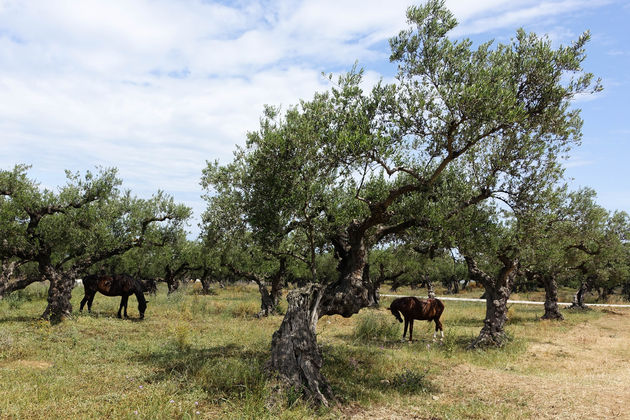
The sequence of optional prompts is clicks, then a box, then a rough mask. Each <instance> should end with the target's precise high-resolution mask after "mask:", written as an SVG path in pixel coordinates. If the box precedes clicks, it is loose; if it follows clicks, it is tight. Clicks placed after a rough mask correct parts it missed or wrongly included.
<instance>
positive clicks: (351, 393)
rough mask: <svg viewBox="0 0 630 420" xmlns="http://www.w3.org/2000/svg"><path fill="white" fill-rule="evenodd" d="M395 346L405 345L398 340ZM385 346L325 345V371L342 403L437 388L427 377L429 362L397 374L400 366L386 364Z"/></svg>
mask: <svg viewBox="0 0 630 420" xmlns="http://www.w3.org/2000/svg"><path fill="white" fill-rule="evenodd" d="M392 344H393V343H392ZM396 345H397V346H400V347H402V346H403V345H404V344H401V343H400V342H398V343H396ZM383 349H384V348H381V347H373V346H366V347H350V346H345V345H341V346H339V345H335V346H331V345H325V346H323V347H322V355H323V358H324V366H323V368H322V373H323V374H324V376H325V377H326V378H327V379H328V381H329V382H330V385H331V386H332V388H333V392H334V394H335V396H336V397H337V398H338V399H339V401H340V402H342V403H346V402H349V401H354V400H364V399H368V400H374V399H375V398H379V397H381V396H382V395H383V394H384V393H388V392H391V391H394V392H398V393H400V394H410V393H416V394H418V393H428V392H434V391H435V390H436V387H435V386H434V385H433V384H432V383H431V382H430V381H429V380H428V379H427V373H428V371H429V366H428V365H427V366H423V367H422V368H417V369H413V368H408V367H407V368H406V369H404V372H403V373H400V372H398V373H397V371H398V370H397V369H391V368H387V367H386V366H388V365H389V364H390V363H391V362H389V360H388V359H389V356H388V354H387V353H386V352H385V351H383ZM388 362H389V363H388ZM402 368H403V367H402V366H401V369H402Z"/></svg>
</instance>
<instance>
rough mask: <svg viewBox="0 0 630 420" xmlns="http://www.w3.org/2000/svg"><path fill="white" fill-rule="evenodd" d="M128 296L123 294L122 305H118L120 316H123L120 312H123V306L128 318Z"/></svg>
mask: <svg viewBox="0 0 630 420" xmlns="http://www.w3.org/2000/svg"><path fill="white" fill-rule="evenodd" d="M127 298H128V296H125V295H122V296H121V297H120V306H119V307H118V318H122V316H121V315H120V313H121V312H122V309H123V307H124V308H125V318H127Z"/></svg>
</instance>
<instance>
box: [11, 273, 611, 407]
mask: <svg viewBox="0 0 630 420" xmlns="http://www.w3.org/2000/svg"><path fill="white" fill-rule="evenodd" d="M162 286H163V285H162ZM82 295H83V293H82V289H81V288H77V289H75V290H74V294H73V298H72V304H73V307H74V308H75V313H74V315H73V317H72V318H71V319H68V320H66V321H65V322H63V323H61V324H60V325H57V326H51V325H50V324H49V323H47V322H44V321H40V320H39V319H38V317H39V315H40V314H41V313H42V312H43V310H44V308H45V306H46V288H45V287H44V286H43V285H32V286H30V287H29V288H28V289H26V290H24V291H21V292H19V293H17V294H14V295H12V296H10V297H9V298H7V299H4V300H2V301H0V383H2V393H0V418H16V419H29V418H33V419H35V418H37V419H41V418H69V419H73V418H77V419H79V418H80V419H85V418H116V419H119V418H120V419H127V418H134V419H136V418H146V419H171V418H180V419H194V418H228V419H230V418H233V419H242V418H252V419H254V418H255V419H259V418H263V419H264V418H270V419H271V418H273V419H275V418H286V419H290V418H296V417H299V418H338V417H344V416H348V415H350V414H352V413H353V412H365V413H370V412H372V411H374V412H378V413H381V416H382V417H387V416H389V415H391V416H394V417H395V416H396V415H397V414H396V413H398V411H396V410H397V409H398V408H396V407H398V406H399V405H400V406H410V407H414V410H415V411H414V413H416V414H417V415H418V416H419V417H427V418H428V417H431V416H437V417H438V418H447V417H448V418H462V417H468V418H499V417H508V418H510V415H506V413H512V414H514V413H516V415H515V416H513V417H519V413H520V414H521V415H524V414H528V415H529V414H531V411H528V410H531V407H529V408H528V407H524V406H522V405H523V401H525V402H526V401H527V397H526V396H523V395H525V394H523V395H521V393H519V391H518V390H515V391H514V394H513V397H512V398H509V399H507V400H506V401H507V402H502V403H501V404H496V403H492V402H489V401H487V400H484V398H483V393H481V392H480V393H479V395H469V396H467V397H466V398H459V399H458V398H455V396H453V398H451V397H450V396H449V395H450V394H449V392H450V391H449V389H448V387H444V385H443V383H444V381H445V380H447V379H448V376H447V375H446V373H447V372H448V371H449V370H450V369H453V368H457V367H458V366H462V365H466V366H468V365H470V366H474V367H477V368H479V369H499V370H500V371H509V370H510V369H516V370H517V371H519V372H520V373H527V372H532V374H535V375H541V371H540V369H538V368H536V369H534V368H528V369H530V370H527V369H525V368H523V369H520V368H519V366H520V360H521V359H522V358H523V357H524V353H525V352H526V351H527V349H528V346H530V345H533V344H536V343H545V342H546V341H549V340H551V339H552V337H553V336H554V335H557V334H569V333H570V332H571V331H573V329H575V328H579V326H580V325H582V324H583V323H588V322H592V321H594V320H597V319H599V318H600V317H602V316H606V314H603V313H602V312H600V311H589V312H585V313H583V312H575V313H573V312H571V313H567V312H565V315H566V317H567V320H566V321H564V322H560V323H548V322H545V323H541V321H540V320H539V317H540V316H541V315H542V308H541V307H529V306H519V307H513V308H511V309H510V321H509V322H508V325H507V330H508V332H509V334H510V335H511V336H512V337H514V339H513V340H512V341H511V342H510V343H509V344H508V345H507V346H505V347H504V348H502V349H498V350H488V351H468V350H466V347H467V345H468V344H469V343H470V341H471V340H472V339H473V338H474V337H475V336H476V335H477V334H478V333H479V330H480V329H481V326H482V324H483V317H484V311H485V307H484V305H479V304H476V303H466V302H457V303H451V302H449V303H447V306H446V310H445V312H444V315H443V322H444V325H445V334H446V335H445V339H444V342H443V343H434V342H432V341H431V337H432V335H433V328H434V326H433V324H432V323H431V324H429V323H427V322H423V321H416V323H415V329H414V338H415V339H416V341H415V342H414V343H411V344H410V343H402V342H401V341H400V338H401V336H402V327H401V325H400V324H399V323H398V322H396V321H395V319H394V317H393V316H391V314H390V313H389V312H388V311H386V310H385V309H383V308H386V307H387V306H388V305H389V303H390V301H391V298H383V301H382V305H381V309H376V310H374V309H364V310H362V311H361V313H359V314H358V315H357V316H354V317H351V318H349V319H346V318H342V317H338V316H334V317H323V318H322V319H321V320H320V322H319V325H318V343H319V344H320V345H321V348H322V353H323V357H324V366H323V368H322V372H323V373H324V375H325V376H326V377H327V378H328V380H329V381H330V383H331V386H332V388H333V390H334V392H335V395H336V396H337V398H338V404H335V405H333V406H332V407H331V408H319V409H315V408H313V407H312V406H310V405H309V403H308V402H307V401H304V399H303V398H302V396H301V393H299V392H298V391H296V390H286V389H283V388H280V387H278V384H277V383H275V381H274V380H273V379H271V378H270V377H269V376H268V375H267V374H266V370H265V365H266V363H267V360H268V357H269V351H270V343H271V336H272V334H273V332H274V331H275V330H276V329H277V328H278V326H279V324H280V322H281V321H282V316H273V317H269V318H263V319H257V318H255V317H254V315H255V314H256V313H257V312H258V310H259V306H260V302H259V295H258V292H257V289H256V288H255V287H250V286H244V285H239V286H234V287H227V288H225V289H217V290H216V294H213V295H200V294H198V293H196V292H195V290H193V289H192V288H186V287H182V288H181V289H180V290H179V291H177V292H176V293H174V294H172V295H170V296H167V295H166V290H165V289H164V288H160V290H159V291H158V294H157V296H149V297H148V299H149V301H150V302H149V305H148V309H147V312H146V318H145V320H144V321H138V320H137V316H138V312H137V307H136V302H135V299H134V298H131V299H130V304H129V315H130V316H131V317H132V319H129V320H120V319H117V318H116V317H115V316H116V312H117V310H118V304H119V300H118V299H117V298H108V297H105V296H102V295H97V297H96V299H95V301H94V305H93V308H92V309H93V312H92V313H91V314H87V313H85V312H84V313H82V314H79V313H78V307H79V302H80V299H81V298H82ZM282 305H284V307H285V308H286V302H283V304H282ZM609 316H613V315H609ZM561 356H562V355H561V354H559V356H558V357H561ZM542 374H544V372H543V373H542ZM445 375H446V376H445ZM437 394H439V395H442V397H440V399H439V400H437V399H435V398H437V397H436V395H437ZM511 395H512V394H511ZM443 401H448V403H446V402H444V403H443ZM348 410H350V411H348ZM353 410H354V411H353Z"/></svg>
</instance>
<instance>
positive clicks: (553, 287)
mask: <svg viewBox="0 0 630 420" xmlns="http://www.w3.org/2000/svg"><path fill="white" fill-rule="evenodd" d="M543 283H544V285H545V314H544V315H543V316H542V319H556V320H563V319H564V316H562V314H561V313H560V309H559V308H558V284H557V283H556V278H555V276H552V275H549V276H543Z"/></svg>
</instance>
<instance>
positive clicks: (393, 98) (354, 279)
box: [232, 1, 598, 404]
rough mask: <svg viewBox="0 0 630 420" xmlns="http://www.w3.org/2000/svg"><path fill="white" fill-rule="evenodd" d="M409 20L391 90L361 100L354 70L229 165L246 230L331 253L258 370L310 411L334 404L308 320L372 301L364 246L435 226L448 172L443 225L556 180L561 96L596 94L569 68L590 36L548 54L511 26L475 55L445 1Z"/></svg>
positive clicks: (565, 125)
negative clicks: (236, 172) (451, 180)
mask: <svg viewBox="0 0 630 420" xmlns="http://www.w3.org/2000/svg"><path fill="white" fill-rule="evenodd" d="M407 17H408V20H409V23H410V25H411V27H410V29H408V30H405V31H403V32H401V33H400V34H399V35H398V36H396V37H395V38H393V39H392V40H391V47H392V57H391V58H392V61H395V62H398V64H399V66H398V68H399V74H398V77H397V82H396V83H394V84H391V85H385V84H383V83H379V84H377V85H376V86H374V87H373V88H372V89H371V91H369V92H367V93H365V92H364V91H363V90H362V89H361V84H360V83H361V71H352V72H350V73H349V74H347V75H344V76H342V77H340V78H339V80H338V81H337V84H336V85H335V86H334V87H332V88H331V89H330V90H329V91H328V92H324V93H319V94H316V95H315V97H314V98H313V99H312V100H310V101H302V102H300V103H299V104H298V105H296V106H294V107H290V108H289V109H288V110H287V111H286V112H285V113H281V112H279V111H278V110H277V109H274V110H273V112H270V111H269V110H268V111H267V112H266V113H265V115H264V116H263V118H262V121H261V128H260V130H259V131H256V132H254V133H250V135H249V136H248V142H247V145H246V147H245V148H244V149H242V150H239V152H238V153H237V155H236V158H235V161H234V162H233V164H232V165H235V166H238V167H239V168H241V169H242V171H243V173H245V174H247V175H246V176H247V178H248V179H249V180H250V181H251V182H249V183H248V193H247V196H248V197H251V198H253V200H252V201H250V202H248V204H251V207H250V206H248V207H247V208H246V211H247V221H248V223H250V224H251V226H252V227H253V229H254V231H255V232H256V231H258V230H260V231H266V232H272V234H274V235H281V236H287V235H295V232H297V231H300V232H303V234H301V235H300V236H301V237H303V238H307V239H308V238H309V234H308V232H309V231H312V232H315V235H316V236H315V235H314V236H312V238H313V240H312V245H311V246H310V249H311V250H312V252H316V250H317V241H318V240H319V238H320V237H322V236H323V237H324V238H325V242H326V244H327V246H331V247H332V248H333V249H334V254H335V257H336V259H337V261H338V265H337V271H338V276H337V278H335V279H320V278H318V277H317V275H316V273H314V274H315V275H314V276H313V279H314V280H316V282H314V283H313V284H311V285H308V286H306V287H304V288H301V289H298V290H295V291H293V292H291V293H289V295H288V297H287V299H288V304H289V306H288V310H287V313H286V315H285V317H284V320H283V322H282V324H281V326H280V328H279V329H278V331H276V332H275V333H274V335H273V339H272V354H271V362H270V367H271V369H272V370H273V371H275V372H276V373H277V374H278V376H279V377H280V378H282V379H284V380H285V381H287V382H288V383H289V384H291V385H292V386H296V387H299V388H301V389H303V390H305V392H306V393H307V394H309V395H310V396H311V397H312V398H313V399H314V400H315V401H317V402H319V403H322V404H327V403H328V400H329V399H330V398H332V397H333V395H332V390H331V388H330V385H329V384H328V382H327V380H326V379H325V378H324V377H323V376H322V374H321V373H320V367H321V364H322V358H321V355H320V353H319V350H318V347H317V342H316V331H315V330H316V324H317V320H318V319H319V318H320V317H322V316H324V315H342V316H344V317H349V316H352V315H353V314H355V313H357V312H358V311H359V310H360V309H361V308H364V307H367V306H370V305H371V304H373V302H374V296H375V293H374V285H373V284H372V282H371V281H370V280H369V276H366V275H365V269H366V263H367V262H368V254H369V249H370V248H371V247H373V246H375V245H377V244H380V243H383V241H386V240H388V239H389V238H392V237H395V236H396V235H399V234H401V233H403V232H405V231H406V230H408V229H410V228H411V227H416V228H423V227H426V228H427V229H431V228H435V226H432V224H431V220H432V218H431V217H430V212H431V211H432V206H433V205H434V203H440V200H441V197H440V196H439V195H437V194H436V191H437V189H438V186H441V185H446V183H445V181H444V177H445V176H446V175H445V174H447V173H448V172H449V171H450V170H452V169H453V168H457V173H459V174H461V176H462V177H463V181H465V182H466V184H467V185H468V188H467V189H462V190H461V194H459V195H457V196H452V197H450V198H449V200H448V201H447V207H448V209H445V208H444V207H445V206H446V204H439V205H440V207H441V209H442V210H441V211H443V212H444V216H443V218H445V219H447V220H448V219H452V218H457V217H458V214H460V213H461V212H462V211H464V210H465V209H467V208H469V207H471V206H474V205H476V204H478V203H481V202H483V201H484V200H486V199H488V198H490V197H492V196H493V195H494V194H503V195H506V196H507V195H509V194H512V193H513V191H516V190H518V188H517V187H518V186H519V185H521V184H523V183H527V182H532V180H534V179H536V177H538V176H541V175H544V174H545V171H547V170H552V171H555V168H556V161H557V159H558V157H559V156H563V155H564V154H565V153H566V152H567V151H568V149H569V148H570V146H571V145H573V144H576V143H577V142H579V139H580V126H581V120H580V118H579V111H578V110H574V109H571V108H570V103H571V99H572V98H573V97H574V96H575V95H576V94H578V93H581V92H585V91H588V90H589V89H598V84H597V83H593V81H592V75H590V74H588V73H583V72H582V68H581V63H582V61H583V60H584V57H585V55H584V45H585V43H586V42H587V40H588V34H584V35H583V36H581V37H580V38H579V39H578V40H577V41H576V42H575V43H574V44H573V45H571V46H568V47H560V48H557V49H554V48H552V46H551V43H550V41H549V40H548V39H546V38H540V37H538V36H536V35H535V34H528V33H526V32H525V31H522V30H519V31H517V33H516V36H515V38H514V39H513V40H512V41H511V42H510V43H508V44H494V43H492V42H488V43H484V44H482V45H480V46H478V47H476V48H473V45H472V42H471V41H469V40H466V39H464V40H458V41H453V40H451V39H449V38H448V36H447V34H448V32H449V31H450V30H451V29H453V28H454V27H455V26H456V24H457V23H456V20H455V19H454V17H453V16H452V14H451V13H450V12H449V11H448V10H447V9H446V8H445V7H444V5H443V2H440V1H429V2H428V3H427V4H425V5H423V6H420V7H411V8H410V9H409V10H408V13H407ZM543 177H544V176H543ZM544 178H545V179H546V177H544ZM411 206H414V207H413V210H411V208H412V207H411ZM314 226H318V227H319V229H317V230H314V229H313V227H314Z"/></svg>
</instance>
